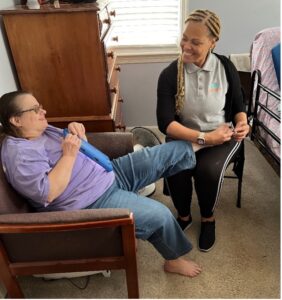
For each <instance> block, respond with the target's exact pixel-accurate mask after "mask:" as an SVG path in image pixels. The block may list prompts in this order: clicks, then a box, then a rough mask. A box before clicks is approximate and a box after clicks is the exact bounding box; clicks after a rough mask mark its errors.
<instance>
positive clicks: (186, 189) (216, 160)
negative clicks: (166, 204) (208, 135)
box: [165, 140, 241, 218]
mask: <svg viewBox="0 0 282 300" xmlns="http://www.w3.org/2000/svg"><path fill="white" fill-rule="evenodd" d="M240 145H241V144H240V143H238V142H235V141H234V140H231V141H229V142H226V143H224V144H222V145H218V146H213V147H207V148H204V149H201V150H199V151H198V152H196V161H197V163H196V167H195V168H194V169H193V170H185V171H182V172H180V173H178V174H176V175H174V176H171V177H168V178H166V180H165V183H167V188H168V191H169V194H170V196H171V198H172V201H173V203H174V206H175V208H176V210H177V211H178V214H179V215H180V216H182V217H185V216H188V215H190V208H191V200H192V191H193V184H192V177H193V178H194V185H195V190H196V193H197V197H198V202H199V206H200V212H201V216H202V217H205V218H209V217H211V216H212V215H213V212H214V209H215V206H216V204H217V201H218V198H219V193H220V190H221V186H222V182H223V178H224V173H225V170H226V168H227V166H228V165H229V164H230V163H231V162H233V161H234V157H235V156H236V153H237V152H238V150H239V148H240Z"/></svg>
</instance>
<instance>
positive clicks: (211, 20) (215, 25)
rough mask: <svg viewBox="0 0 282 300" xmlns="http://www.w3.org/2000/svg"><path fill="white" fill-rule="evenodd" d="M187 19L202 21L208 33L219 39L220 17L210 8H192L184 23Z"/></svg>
mask: <svg viewBox="0 0 282 300" xmlns="http://www.w3.org/2000/svg"><path fill="white" fill-rule="evenodd" d="M189 21H194V22H202V23H204V24H205V25H206V26H207V28H208V29H209V32H210V34H211V35H212V36H213V37H215V39H216V40H217V41H218V40H219V35H220V19H219V17H218V16H217V15H216V14H215V13H214V12H212V11H210V10H207V9H206V10H203V9H197V10H194V11H193V12H192V13H191V14H190V15H189V16H188V18H187V19H186V21H185V23H187V22H189Z"/></svg>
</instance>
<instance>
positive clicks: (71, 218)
mask: <svg viewBox="0 0 282 300" xmlns="http://www.w3.org/2000/svg"><path fill="white" fill-rule="evenodd" d="M130 219H131V221H129V220H130ZM132 222H133V216H132V213H131V212H130V211H129V210H128V209H123V208H101V209H82V210H75V211H55V212H38V213H20V214H4V215H0V233H11V232H35V231H37V232H39V231H58V230H60V229H61V230H66V229H68V230H71V229H81V228H92V227H107V226H114V224H121V223H124V224H130V223H132ZM107 223H108V224H107Z"/></svg>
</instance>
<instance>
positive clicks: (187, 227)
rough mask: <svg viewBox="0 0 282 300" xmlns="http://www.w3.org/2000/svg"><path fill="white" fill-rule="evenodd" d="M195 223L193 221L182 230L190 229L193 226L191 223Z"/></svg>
mask: <svg viewBox="0 0 282 300" xmlns="http://www.w3.org/2000/svg"><path fill="white" fill-rule="evenodd" d="M192 224H193V222H191V223H190V224H189V225H188V226H186V227H185V228H184V229H182V231H183V232H184V231H186V230H187V229H189V228H190V227H191V225H192Z"/></svg>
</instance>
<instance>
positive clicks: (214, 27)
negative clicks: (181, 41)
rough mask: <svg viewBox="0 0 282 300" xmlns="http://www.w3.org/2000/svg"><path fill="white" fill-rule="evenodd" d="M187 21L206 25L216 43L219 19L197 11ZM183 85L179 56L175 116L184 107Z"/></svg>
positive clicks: (218, 33)
mask: <svg viewBox="0 0 282 300" xmlns="http://www.w3.org/2000/svg"><path fill="white" fill-rule="evenodd" d="M189 21H193V22H200V23H203V24H204V25H206V27H207V28H208V31H209V34H210V35H211V36H212V37H213V38H215V40H216V41H218V40H219V35H220V19H219V17H218V16H217V15H216V14H215V13H214V12H212V11H210V10H207V9H206V10H202V9H197V10H194V11H193V12H192V13H191V14H190V15H189V16H188V17H187V19H186V20H185V24H186V23H188V22H189ZM184 86H185V84H184V66H183V58H182V55H181V54H180V55H179V57H178V61H177V93H176V95H175V100H176V102H175V112H176V114H177V115H179V114H180V112H181V110H182V109H183V107H184V101H185V87H184Z"/></svg>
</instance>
